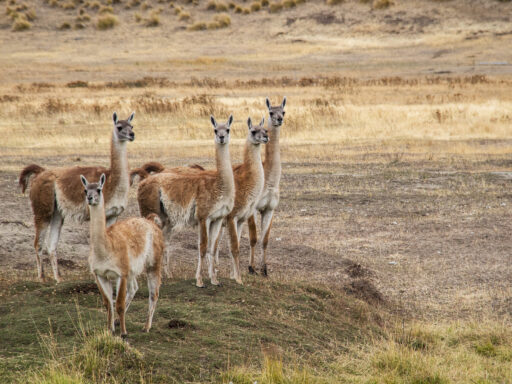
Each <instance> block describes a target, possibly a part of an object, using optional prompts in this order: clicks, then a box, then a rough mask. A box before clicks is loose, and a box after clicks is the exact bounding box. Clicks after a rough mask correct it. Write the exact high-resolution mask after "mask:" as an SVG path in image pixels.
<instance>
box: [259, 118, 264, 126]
mask: <svg viewBox="0 0 512 384" xmlns="http://www.w3.org/2000/svg"><path fill="white" fill-rule="evenodd" d="M260 125H261V126H262V127H263V126H264V125H265V117H262V119H261V122H260Z"/></svg>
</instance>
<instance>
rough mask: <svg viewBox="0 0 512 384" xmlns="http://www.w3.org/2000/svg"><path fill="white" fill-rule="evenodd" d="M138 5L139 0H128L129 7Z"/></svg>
mask: <svg viewBox="0 0 512 384" xmlns="http://www.w3.org/2000/svg"><path fill="white" fill-rule="evenodd" d="M139 5H140V0H132V1H130V7H138V6H139Z"/></svg>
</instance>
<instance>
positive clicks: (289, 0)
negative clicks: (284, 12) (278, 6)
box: [283, 0, 297, 8]
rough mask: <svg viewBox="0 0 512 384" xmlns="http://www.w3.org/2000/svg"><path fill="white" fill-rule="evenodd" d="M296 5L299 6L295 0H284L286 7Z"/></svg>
mask: <svg viewBox="0 0 512 384" xmlns="http://www.w3.org/2000/svg"><path fill="white" fill-rule="evenodd" d="M296 6H297V3H296V2H295V0H283V7H284V8H293V7H296Z"/></svg>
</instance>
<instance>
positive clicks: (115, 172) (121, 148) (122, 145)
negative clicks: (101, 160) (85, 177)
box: [109, 128, 130, 191]
mask: <svg viewBox="0 0 512 384" xmlns="http://www.w3.org/2000/svg"><path fill="white" fill-rule="evenodd" d="M114 129H115V128H114ZM110 172H111V173H110V183H109V184H110V188H111V190H112V191H114V190H116V189H117V188H119V187H122V188H128V186H129V185H130V183H129V180H128V177H129V176H128V174H129V169H128V156H127V151H126V141H120V140H119V139H118V138H117V136H116V133H115V132H112V140H111V141H110Z"/></svg>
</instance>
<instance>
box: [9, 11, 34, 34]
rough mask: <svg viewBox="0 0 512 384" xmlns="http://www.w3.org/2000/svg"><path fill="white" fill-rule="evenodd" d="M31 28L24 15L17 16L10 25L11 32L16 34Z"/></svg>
mask: <svg viewBox="0 0 512 384" xmlns="http://www.w3.org/2000/svg"><path fill="white" fill-rule="evenodd" d="M31 27H32V24H30V21H28V20H27V18H26V17H25V15H20V16H18V17H17V18H16V19H15V20H14V23H13V25H12V30H13V31H16V32H21V31H26V30H27V29H30V28H31Z"/></svg>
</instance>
